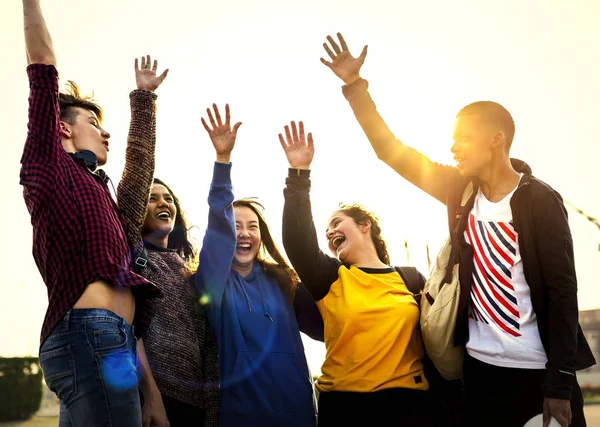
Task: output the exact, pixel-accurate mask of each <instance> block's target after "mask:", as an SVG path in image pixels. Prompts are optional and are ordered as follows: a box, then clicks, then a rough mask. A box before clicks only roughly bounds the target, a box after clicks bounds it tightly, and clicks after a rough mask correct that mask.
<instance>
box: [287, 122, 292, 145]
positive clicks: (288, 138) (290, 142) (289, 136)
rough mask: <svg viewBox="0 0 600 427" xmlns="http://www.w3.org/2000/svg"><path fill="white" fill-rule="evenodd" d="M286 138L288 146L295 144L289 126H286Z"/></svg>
mask: <svg viewBox="0 0 600 427" xmlns="http://www.w3.org/2000/svg"><path fill="white" fill-rule="evenodd" d="M285 138H286V141H287V143H288V145H292V144H293V143H294V141H293V140H292V135H291V134H290V127H289V126H288V125H285Z"/></svg>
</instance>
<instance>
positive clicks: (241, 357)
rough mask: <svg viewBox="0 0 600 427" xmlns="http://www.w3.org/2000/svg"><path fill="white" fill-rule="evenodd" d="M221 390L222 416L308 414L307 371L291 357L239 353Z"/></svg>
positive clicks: (309, 402) (273, 354)
mask: <svg viewBox="0 0 600 427" xmlns="http://www.w3.org/2000/svg"><path fill="white" fill-rule="evenodd" d="M228 383H229V385H228V386H227V387H225V388H224V389H223V390H222V400H221V402H222V407H223V410H225V411H226V412H233V413H236V414H242V415H244V414H247V415H270V416H273V415H285V414H298V413H303V412H306V411H307V410H308V411H312V387H311V384H310V379H309V378H308V369H307V368H305V367H302V366H298V363H297V362H296V360H295V355H294V354H293V353H248V352H240V353H238V355H237V360H236V363H235V366H234V368H233V372H232V375H231V376H230V378H229V379H228Z"/></svg>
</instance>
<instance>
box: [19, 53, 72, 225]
mask: <svg viewBox="0 0 600 427" xmlns="http://www.w3.org/2000/svg"><path fill="white" fill-rule="evenodd" d="M27 75H28V77H29V121H28V124H27V139H26V141H25V148H24V150H23V156H22V157H21V165H22V167H21V180H20V183H21V185H23V187H24V190H23V191H24V196H25V200H26V203H27V208H28V209H29V211H30V213H32V214H33V213H34V212H33V209H34V208H35V207H36V206H39V205H41V204H42V203H43V200H44V199H45V198H46V197H47V196H48V195H49V194H51V192H52V191H53V187H54V182H55V180H56V179H57V174H58V173H60V168H59V167H58V164H59V162H60V156H61V154H62V153H61V152H62V151H64V150H63V148H62V146H61V143H60V134H59V120H60V108H59V105H58V71H57V70H56V68H55V67H54V66H53V65H45V64H32V65H30V66H28V67H27Z"/></svg>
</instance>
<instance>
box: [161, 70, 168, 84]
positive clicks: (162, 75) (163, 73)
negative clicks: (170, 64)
mask: <svg viewBox="0 0 600 427" xmlns="http://www.w3.org/2000/svg"><path fill="white" fill-rule="evenodd" d="M167 74H169V69H168V68H167V69H166V70H165V71H163V72H162V74H161V75H160V76H159V79H160V81H161V82H162V81H163V80H164V79H165V78H166V77H167Z"/></svg>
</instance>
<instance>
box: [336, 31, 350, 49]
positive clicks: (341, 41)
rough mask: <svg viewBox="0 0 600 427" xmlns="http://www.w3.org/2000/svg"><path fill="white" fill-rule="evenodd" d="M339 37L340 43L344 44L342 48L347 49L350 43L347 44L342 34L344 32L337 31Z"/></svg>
mask: <svg viewBox="0 0 600 427" xmlns="http://www.w3.org/2000/svg"><path fill="white" fill-rule="evenodd" d="M337 36H338V39H339V40H340V45H341V46H342V50H344V51H347V50H348V45H347V44H346V40H344V37H343V36H342V33H337Z"/></svg>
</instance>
